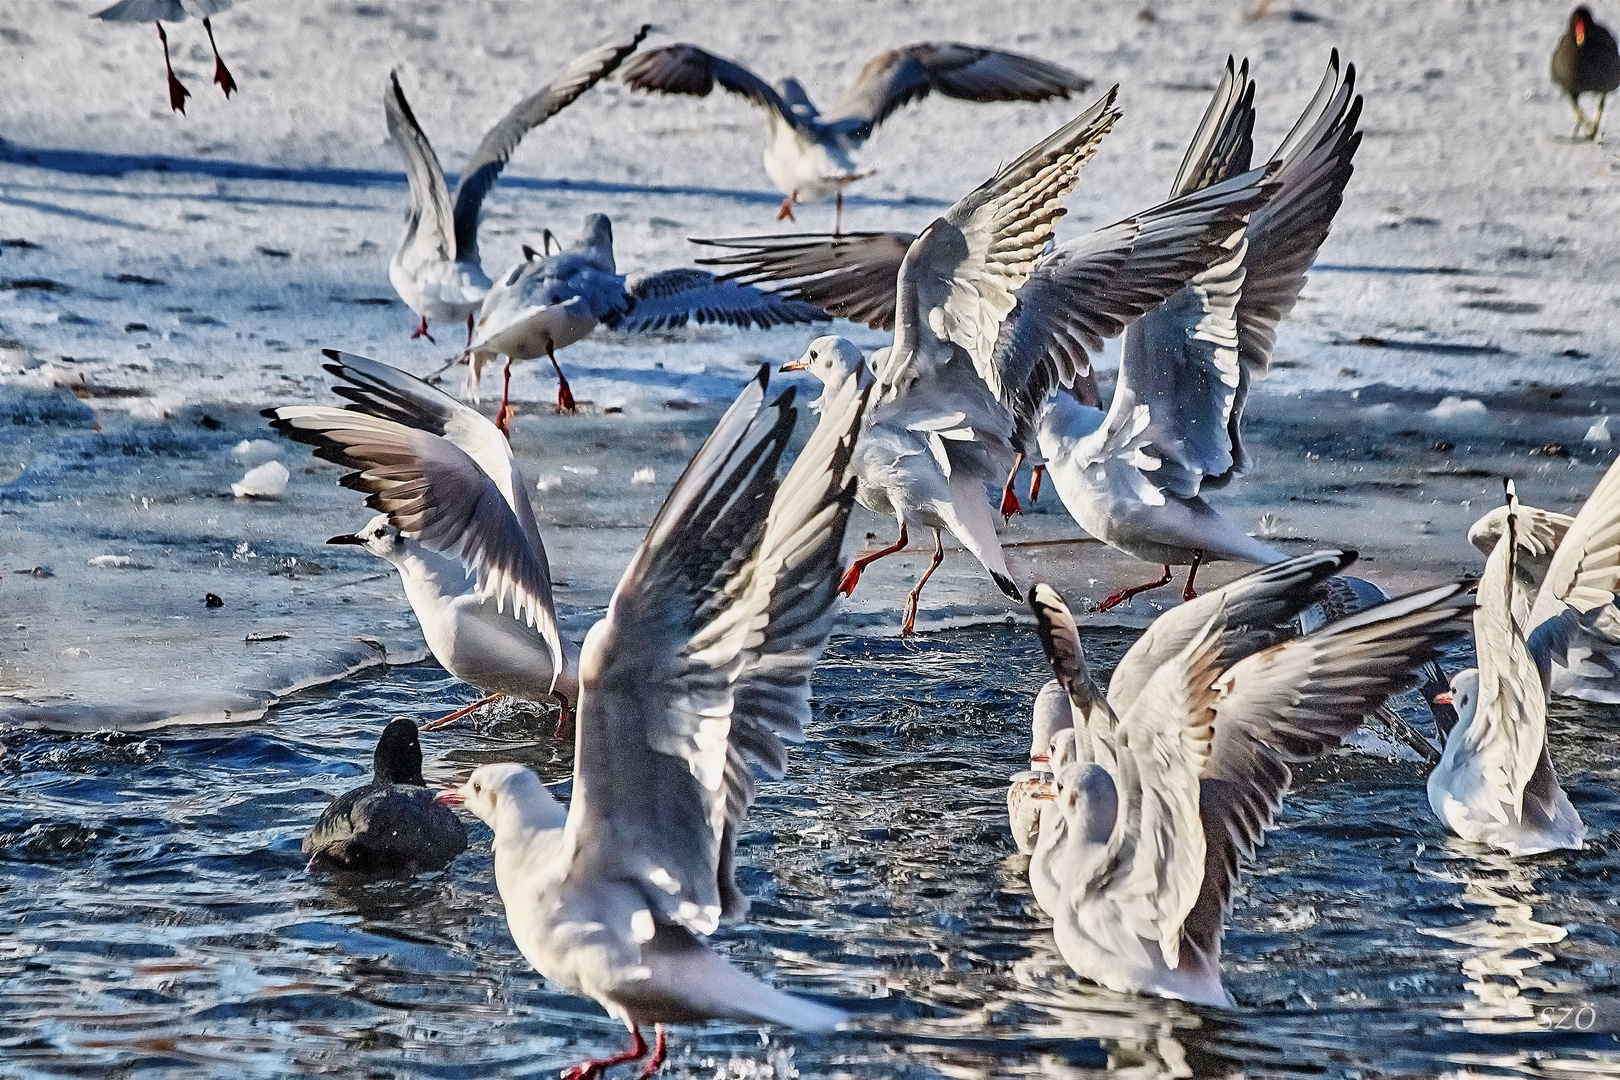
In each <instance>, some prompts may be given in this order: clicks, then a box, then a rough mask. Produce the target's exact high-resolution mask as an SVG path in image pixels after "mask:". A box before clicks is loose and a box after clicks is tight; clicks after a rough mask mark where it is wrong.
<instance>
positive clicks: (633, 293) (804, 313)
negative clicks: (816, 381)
mask: <svg viewBox="0 0 1620 1080" xmlns="http://www.w3.org/2000/svg"><path fill="white" fill-rule="evenodd" d="M625 291H626V293H627V294H628V295H629V297H630V300H631V303H630V305H629V309H628V310H627V311H625V312H623V313H615V314H612V315H608V316H604V317H603V319H602V322H603V323H604V324H605V325H607V326H610V327H612V328H613V329H615V330H624V331H627V332H631V333H635V332H640V331H646V330H671V329H674V328H675V327H679V326H685V325H686V323H687V321H688V320H691V321H693V322H697V323H699V324H701V323H725V324H726V325H728V326H740V327H748V326H757V327H759V328H760V329H767V328H769V327H772V326H781V325H784V324H787V323H808V322H826V321H827V313H826V312H824V311H822V310H821V309H820V308H819V307H817V306H816V305H814V304H810V303H806V302H805V301H803V300H792V299H789V298H787V297H785V296H778V295H777V294H776V293H771V292H766V291H765V290H763V289H756V288H754V287H753V286H752V285H740V284H738V283H737V282H735V281H721V280H720V279H718V278H716V277H715V276H714V275H713V274H711V273H709V272H708V271H707V270H694V269H692V268H690V267H680V268H678V269H675V270H663V271H660V272H658V273H656V274H639V275H632V276H631V277H630V278H629V279H628V280H627V281H626V283H625Z"/></svg>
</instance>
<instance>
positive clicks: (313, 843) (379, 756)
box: [303, 716, 467, 875]
mask: <svg viewBox="0 0 1620 1080" xmlns="http://www.w3.org/2000/svg"><path fill="white" fill-rule="evenodd" d="M435 795H436V792H434V791H432V790H429V788H428V786H427V781H426V780H424V779H423V778H422V743H421V741H420V740H419V739H418V738H417V734H416V725H415V724H413V723H411V721H409V720H407V719H406V718H405V717H403V716H400V717H396V718H395V719H393V720H391V721H389V723H388V726H387V727H385V728H383V733H382V738H380V739H378V740H377V750H376V752H375V753H374V754H373V755H372V772H371V782H370V783H368V784H362V785H361V786H360V787H357V788H354V789H352V790H350V791H346V792H344V793H343V794H342V795H339V796H338V797H337V798H336V799H334V800H332V803H331V805H330V806H328V807H327V808H326V809H325V810H324V811H322V812H321V816H320V819H319V820H318V821H316V822H315V826H314V828H312V829H310V830H309V834H308V835H306V836H305V837H304V844H303V851H304V855H305V856H306V857H307V858H308V859H309V865H310V867H311V868H316V867H319V868H321V869H327V870H350V871H353V872H355V873H360V874H407V875H408V874H417V873H421V872H422V871H424V870H438V869H439V868H441V867H442V866H444V864H445V863H447V862H449V861H450V860H451V859H453V858H455V857H456V856H457V855H460V854H461V853H462V852H463V851H466V850H467V830H466V828H465V827H464V826H463V825H462V824H461V820H460V819H459V818H457V817H456V815H455V814H454V812H452V811H451V810H450V809H449V808H448V807H445V806H443V805H441V804H440V803H439V802H438V801H437V800H436V799H435Z"/></svg>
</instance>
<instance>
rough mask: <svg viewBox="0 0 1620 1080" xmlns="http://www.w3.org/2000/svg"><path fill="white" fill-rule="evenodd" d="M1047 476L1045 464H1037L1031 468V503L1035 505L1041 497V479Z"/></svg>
mask: <svg viewBox="0 0 1620 1080" xmlns="http://www.w3.org/2000/svg"><path fill="white" fill-rule="evenodd" d="M1045 476H1046V466H1045V465H1036V466H1034V467H1033V468H1031V469H1030V470H1029V505H1031V506H1034V505H1035V502H1036V500H1038V499H1039V498H1040V497H1041V480H1042V478H1043V477H1045Z"/></svg>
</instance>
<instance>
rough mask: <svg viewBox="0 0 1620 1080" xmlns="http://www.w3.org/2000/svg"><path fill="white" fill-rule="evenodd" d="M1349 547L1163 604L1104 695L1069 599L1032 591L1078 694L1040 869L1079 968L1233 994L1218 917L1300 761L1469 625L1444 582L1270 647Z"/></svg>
mask: <svg viewBox="0 0 1620 1080" xmlns="http://www.w3.org/2000/svg"><path fill="white" fill-rule="evenodd" d="M1353 558H1354V556H1353V555H1352V554H1350V553H1341V552H1318V553H1316V554H1312V555H1305V556H1301V557H1300V558H1297V559H1291V560H1288V561H1286V562H1282V563H1278V564H1275V565H1273V566H1269V567H1266V568H1264V569H1262V570H1259V571H1256V572H1255V573H1253V574H1250V575H1249V576H1247V577H1244V578H1240V579H1238V580H1237V581H1235V582H1233V583H1232V584H1230V585H1228V586H1226V587H1224V588H1222V589H1218V590H1216V591H1214V592H1211V593H1208V594H1206V595H1205V596H1202V597H1198V598H1195V599H1194V600H1191V601H1189V602H1188V603H1186V604H1183V605H1181V606H1180V607H1178V608H1173V609H1171V610H1170V611H1168V612H1166V613H1165V614H1163V615H1161V616H1160V617H1159V618H1158V619H1157V620H1155V621H1154V623H1153V625H1152V626H1150V627H1149V628H1148V631H1147V632H1146V633H1145V634H1143V636H1142V637H1141V638H1140V639H1138V641H1137V643H1136V644H1135V645H1133V646H1132V647H1131V649H1130V651H1129V652H1127V653H1126V654H1125V657H1124V659H1122V660H1121V661H1120V664H1119V667H1118V668H1117V669H1116V670H1115V672H1114V676H1113V678H1112V679H1110V680H1109V689H1108V693H1107V695H1106V696H1104V695H1102V694H1101V693H1100V692H1099V691H1098V690H1097V689H1096V687H1095V685H1094V684H1093V683H1092V682H1091V680H1090V678H1089V677H1088V676H1084V660H1083V658H1082V656H1081V651H1080V642H1079V638H1078V636H1077V635H1074V634H1072V632H1070V629H1069V628H1071V627H1072V626H1073V618H1072V616H1070V615H1069V614H1068V610H1067V607H1066V605H1065V604H1064V602H1063V598H1062V597H1061V596H1060V595H1059V594H1058V593H1057V591H1056V590H1054V589H1052V588H1051V587H1050V586H1046V585H1042V584H1037V585H1036V586H1035V587H1034V589H1032V590H1031V596H1030V606H1031V607H1032V608H1033V609H1034V611H1035V614H1036V618H1037V619H1038V620H1043V621H1047V622H1052V623H1054V624H1057V623H1061V624H1063V625H1062V626H1058V625H1054V628H1053V630H1052V631H1051V632H1052V633H1054V634H1058V635H1060V636H1063V637H1066V638H1068V644H1067V645H1066V648H1065V653H1064V656H1065V660H1064V662H1065V663H1067V664H1069V665H1070V666H1071V667H1072V668H1073V673H1072V677H1071V680H1070V682H1071V691H1070V694H1071V700H1072V701H1073V702H1074V703H1075V704H1076V706H1079V705H1081V704H1082V703H1084V705H1085V710H1084V712H1083V713H1081V712H1077V714H1076V716H1075V724H1074V727H1073V728H1071V729H1069V730H1066V731H1062V732H1060V733H1059V734H1058V736H1057V737H1056V739H1055V740H1054V741H1055V742H1058V743H1060V744H1061V745H1060V746H1059V748H1058V749H1059V751H1060V753H1061V756H1062V757H1063V758H1064V759H1065V760H1064V762H1063V764H1062V766H1061V767H1060V768H1059V770H1058V772H1057V776H1056V781H1055V783H1054V785H1053V787H1054V792H1053V799H1054V801H1053V803H1052V805H1050V806H1048V807H1046V808H1045V809H1043V810H1042V812H1041V826H1040V827H1041V836H1040V838H1039V840H1038V841H1037V847H1036V854H1035V856H1034V857H1033V858H1032V860H1031V866H1030V878H1031V886H1032V888H1038V891H1037V898H1038V899H1041V898H1042V897H1043V895H1044V899H1042V906H1043V907H1047V910H1048V912H1049V913H1050V914H1051V915H1052V920H1053V931H1054V933H1055V935H1056V937H1057V944H1058V950H1059V951H1060V952H1061V953H1062V954H1063V958H1064V959H1065V960H1066V961H1067V962H1068V963H1069V966H1070V967H1072V968H1073V969H1074V970H1075V972H1076V973H1077V974H1079V975H1081V976H1083V977H1085V978H1088V979H1091V980H1093V981H1095V982H1098V983H1100V984H1102V985H1103V986H1106V987H1108V988H1109V989H1111V990H1116V991H1120V992H1124V993H1149V994H1155V995H1158V996H1161V997H1171V998H1179V999H1182V1000H1185V1001H1192V1002H1197V1003H1201V1004H1207V1005H1230V1004H1231V1003H1232V998H1231V995H1230V994H1228V993H1227V991H1226V988H1225V986H1224V985H1222V982H1221V969H1220V948H1221V937H1222V923H1223V920H1224V919H1225V917H1226V915H1227V914H1228V913H1229V910H1230V907H1231V897H1232V890H1233V888H1234V887H1235V886H1236V884H1237V880H1238V873H1239V868H1240V865H1241V862H1242V860H1246V859H1252V858H1253V857H1254V854H1255V850H1256V849H1257V848H1258V847H1259V846H1260V845H1261V844H1262V843H1263V842H1264V839H1265V833H1266V831H1267V830H1268V829H1270V828H1271V827H1272V826H1273V824H1274V821H1275V816H1276V814H1277V812H1278V810H1279V809H1280V808H1281V804H1282V797H1283V795H1284V794H1286V793H1287V791H1288V788H1289V786H1290V783H1291V781H1292V773H1291V771H1290V766H1291V765H1292V764H1295V763H1299V762H1304V761H1309V760H1312V759H1313V758H1316V757H1319V756H1320V755H1321V754H1323V753H1324V752H1326V751H1327V750H1329V749H1331V748H1333V747H1335V746H1337V745H1338V744H1339V741H1340V739H1342V738H1343V737H1344V736H1345V735H1347V734H1348V733H1349V732H1351V731H1352V730H1354V729H1355V727H1356V726H1357V725H1358V724H1360V723H1361V720H1362V718H1363V717H1364V716H1366V715H1367V714H1368V713H1369V712H1371V711H1373V710H1374V709H1376V708H1377V707H1378V706H1379V705H1381V704H1382V703H1383V702H1384V701H1385V700H1386V699H1387V698H1388V697H1389V696H1390V695H1391V694H1394V693H1397V692H1399V691H1401V690H1404V689H1406V688H1407V687H1409V686H1412V685H1413V684H1414V683H1415V682H1416V680H1415V678H1414V677H1413V674H1412V673H1413V671H1414V670H1415V669H1416V668H1417V667H1419V666H1421V665H1422V664H1424V663H1426V662H1427V661H1429V660H1432V659H1434V657H1435V656H1436V654H1437V652H1438V650H1439V648H1440V647H1441V646H1443V645H1444V644H1445V643H1446V642H1448V641H1450V640H1451V639H1453V638H1455V637H1457V636H1458V635H1459V634H1461V633H1464V632H1465V631H1466V627H1467V614H1468V608H1469V607H1470V606H1471V604H1470V601H1469V599H1468V597H1467V595H1466V593H1465V592H1464V590H1463V587H1462V586H1461V585H1456V584H1450V585H1441V586H1438V587H1435V588H1431V589H1426V590H1423V591H1421V592H1417V593H1413V594H1411V595H1409V596H1404V597H1399V598H1397V599H1394V600H1391V601H1389V602H1387V603H1384V604H1380V605H1378V606H1376V607H1373V608H1369V609H1367V610H1365V611H1362V612H1360V613H1358V614H1356V615H1353V616H1351V617H1349V618H1346V619H1341V620H1338V621H1336V622H1333V623H1330V624H1328V625H1327V626H1325V627H1323V628H1322V629H1320V630H1318V631H1316V632H1315V633H1311V634H1307V635H1304V636H1298V637H1293V638H1292V639H1290V640H1285V641H1283V642H1282V643H1280V644H1270V643H1271V642H1273V641H1275V640H1276V639H1277V637H1278V636H1283V637H1286V636H1287V635H1288V634H1289V633H1291V632H1292V631H1291V630H1290V629H1289V627H1288V622H1289V620H1291V619H1292V618H1293V617H1294V616H1295V615H1297V614H1298V612H1299V611H1300V610H1301V609H1303V608H1304V607H1305V606H1306V605H1307V604H1309V603H1310V602H1311V601H1312V600H1313V599H1314V598H1315V596H1316V595H1317V592H1318V590H1317V588H1316V586H1317V584H1318V583H1319V582H1320V581H1322V580H1323V579H1324V578H1326V577H1327V576H1328V575H1330V574H1333V573H1335V572H1337V571H1338V570H1340V569H1342V568H1343V567H1345V566H1346V565H1348V564H1349V563H1350V561H1351V560H1352V559H1353ZM1069 746H1072V747H1073V750H1072V751H1070V750H1068V749H1067V748H1068V747H1069ZM1054 764H1057V762H1054ZM1054 830H1055V831H1056V832H1057V835H1054V836H1049V835H1048V833H1049V832H1052V831H1054ZM1042 876H1044V877H1045V878H1046V881H1047V884H1046V885H1045V886H1037V879H1038V878H1039V877H1042ZM1053 884H1055V885H1056V886H1057V895H1056V896H1055V897H1053V896H1052V893H1051V888H1050V886H1051V885H1053Z"/></svg>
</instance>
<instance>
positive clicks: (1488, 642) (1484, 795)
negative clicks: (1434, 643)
mask: <svg viewBox="0 0 1620 1080" xmlns="http://www.w3.org/2000/svg"><path fill="white" fill-rule="evenodd" d="M1520 520H1521V519H1520V515H1519V503H1518V497H1517V494H1516V493H1515V491H1514V488H1513V482H1512V481H1511V480H1510V481H1508V482H1507V507H1506V513H1505V515H1504V517H1503V520H1502V530H1501V536H1500V538H1499V539H1498V540H1497V541H1496V545H1495V547H1494V548H1493V549H1492V550H1491V554H1490V557H1489V558H1488V559H1486V561H1485V574H1484V576H1483V577H1482V578H1480V582H1479V609H1478V610H1477V611H1475V613H1474V656H1475V660H1476V663H1477V665H1478V666H1477V667H1473V668H1468V669H1466V670H1464V671H1460V672H1458V673H1457V674H1456V675H1454V676H1452V679H1451V689H1450V691H1449V692H1447V693H1443V694H1441V695H1439V696H1438V698H1437V699H1436V700H1438V701H1439V702H1440V703H1441V704H1449V705H1451V706H1452V707H1453V708H1454V709H1455V710H1456V716H1457V721H1456V723H1455V724H1454V725H1453V726H1452V727H1451V729H1450V730H1449V731H1444V732H1442V737H1443V738H1444V740H1445V749H1444V751H1443V753H1442V754H1441V757H1440V764H1438V765H1437V766H1435V769H1434V771H1433V772H1432V773H1430V774H1429V805H1430V806H1431V807H1432V808H1433V810H1434V812H1435V815H1436V816H1438V817H1439V818H1440V820H1441V821H1442V822H1444V823H1445V824H1446V826H1447V827H1448V828H1449V829H1451V830H1452V831H1453V832H1455V833H1456V834H1457V835H1458V836H1460V837H1462V838H1463V839H1464V840H1473V841H1477V842H1479V843H1484V844H1489V845H1491V846H1492V847H1495V848H1500V849H1501V850H1503V851H1506V852H1507V853H1508V854H1510V855H1533V854H1536V853H1537V852H1542V851H1555V850H1558V849H1560V848H1579V847H1581V846H1582V843H1583V838H1584V837H1585V835H1586V826H1585V824H1584V823H1582V821H1581V817H1580V814H1579V813H1577V812H1576V810H1575V808H1574V807H1573V806H1572V805H1571V804H1570V801H1569V797H1568V796H1567V795H1565V794H1564V791H1563V788H1562V787H1560V786H1559V784H1558V777H1557V774H1556V773H1555V772H1554V771H1553V765H1552V758H1551V756H1550V755H1549V753H1548V751H1547V686H1548V682H1549V680H1550V676H1551V668H1552V666H1553V664H1554V663H1556V662H1558V661H1560V660H1562V659H1564V657H1565V654H1566V652H1567V650H1568V649H1569V645H1570V641H1571V639H1572V638H1573V637H1574V635H1575V633H1576V632H1577V631H1578V630H1580V629H1582V628H1583V626H1584V627H1585V628H1587V629H1591V628H1592V626H1593V624H1595V622H1596V621H1597V620H1598V619H1600V618H1602V617H1603V616H1604V615H1605V614H1606V613H1607V611H1608V610H1609V606H1610V605H1611V604H1613V603H1614V599H1615V591H1616V589H1620V466H1611V467H1610V468H1609V471H1608V472H1607V473H1606V474H1605V475H1604V477H1603V479H1602V480H1601V481H1599V482H1598V486H1597V488H1596V489H1594V490H1593V492H1592V494H1591V496H1590V497H1589V498H1588V499H1587V500H1586V504H1585V505H1584V506H1582V507H1581V512H1580V513H1579V514H1577V515H1576V516H1575V520H1574V522H1573V523H1571V525H1570V526H1569V529H1568V531H1567V532H1566V533H1565V534H1564V537H1563V540H1562V541H1561V542H1560V543H1559V544H1558V546H1557V548H1556V550H1554V552H1553V554H1552V559H1551V561H1550V562H1549V563H1548V565H1547V568H1546V571H1545V573H1544V574H1543V581H1542V584H1541V587H1540V588H1539V589H1538V590H1537V591H1536V593H1535V601H1534V603H1532V604H1530V605H1529V609H1528V613H1527V614H1526V615H1523V616H1520V615H1517V614H1516V611H1515V609H1516V606H1517V608H1518V610H1519V611H1523V610H1524V607H1523V605H1516V604H1515V593H1516V592H1518V591H1519V590H1520V589H1522V588H1523V586H1522V584H1521V583H1520V581H1518V580H1517V579H1518V577H1519V575H1518V574H1517V572H1516V571H1517V564H1518V562H1519V559H1520V558H1521V556H1522V555H1523V554H1525V553H1526V552H1527V551H1528V552H1529V553H1530V554H1531V556H1532V558H1534V557H1536V555H1535V552H1536V549H1538V548H1540V547H1541V546H1542V544H1543V541H1542V540H1541V539H1539V538H1537V537H1535V536H1534V535H1533V533H1534V517H1533V515H1532V516H1530V517H1529V519H1528V520H1526V521H1525V525H1526V526H1527V527H1526V528H1525V529H1524V530H1523V532H1522V533H1521V528H1520Z"/></svg>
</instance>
